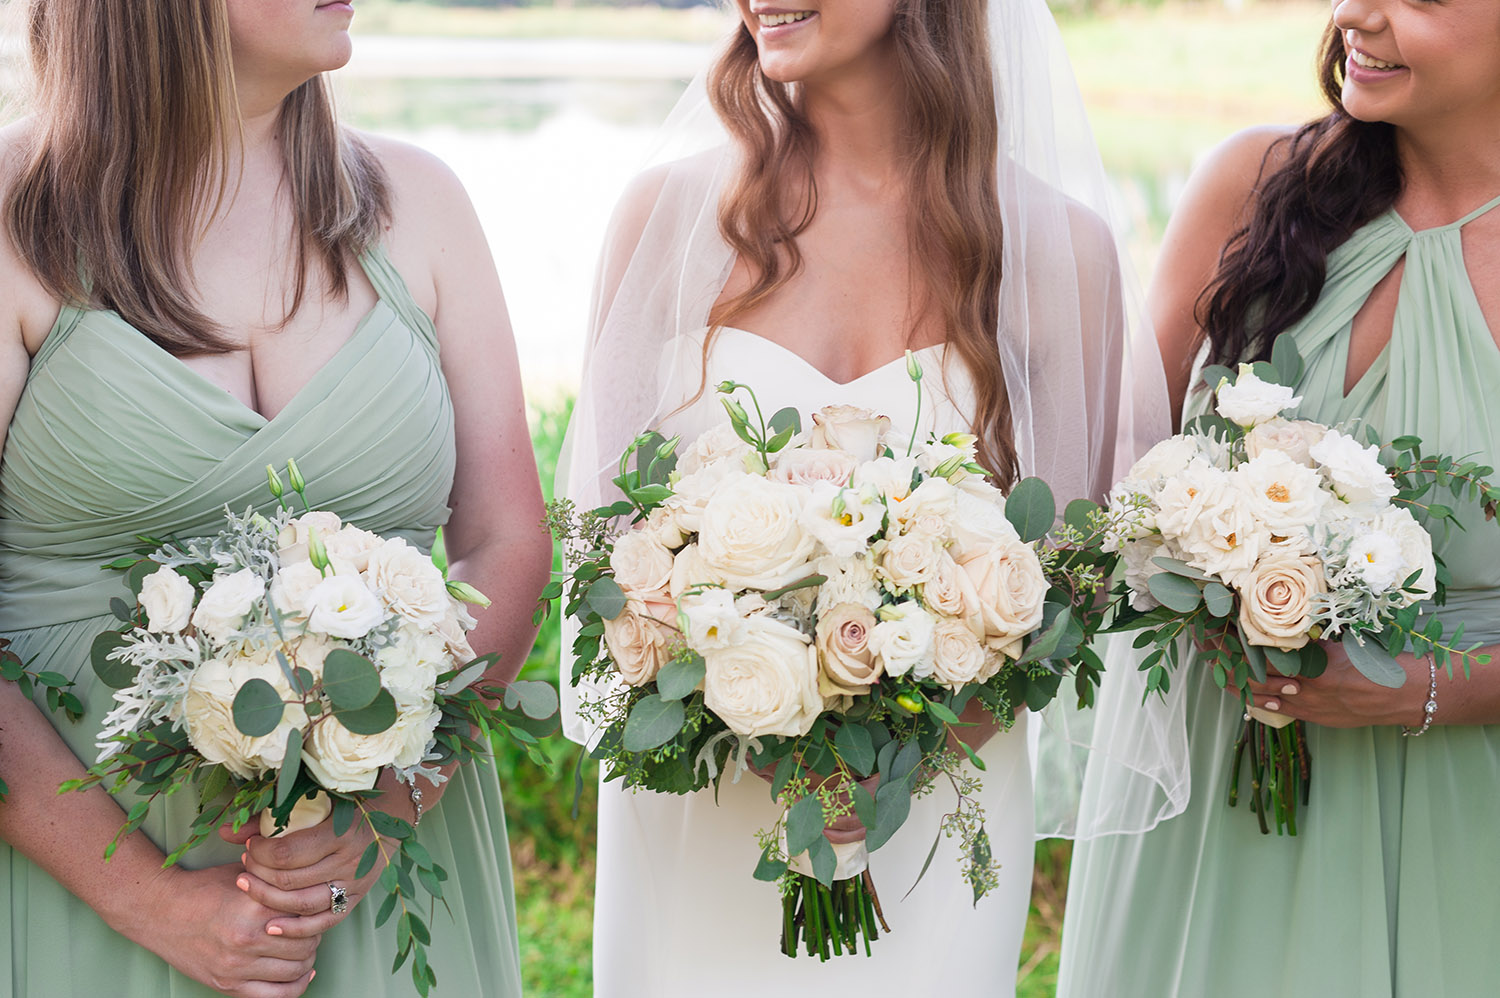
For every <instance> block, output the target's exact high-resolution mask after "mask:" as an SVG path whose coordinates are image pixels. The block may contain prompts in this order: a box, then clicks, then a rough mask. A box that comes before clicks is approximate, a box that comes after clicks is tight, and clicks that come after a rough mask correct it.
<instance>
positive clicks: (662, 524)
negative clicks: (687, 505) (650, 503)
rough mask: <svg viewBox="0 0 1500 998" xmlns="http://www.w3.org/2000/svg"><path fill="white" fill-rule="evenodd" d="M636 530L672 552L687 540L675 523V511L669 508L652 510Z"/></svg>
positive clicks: (663, 507)
mask: <svg viewBox="0 0 1500 998" xmlns="http://www.w3.org/2000/svg"><path fill="white" fill-rule="evenodd" d="M636 530H637V531H638V532H639V533H642V534H644V535H645V536H647V537H649V538H651V539H652V540H653V541H655V542H656V543H658V544H660V545H661V546H662V547H664V548H668V549H670V550H673V551H675V550H677V549H678V548H680V547H682V542H683V541H684V540H686V539H687V538H686V537H685V536H684V535H683V531H682V526H681V524H679V523H678V521H677V510H675V509H673V508H672V507H671V506H658V507H656V508H655V509H653V510H652V511H651V512H650V513H648V514H647V515H646V519H645V520H643V521H642V522H641V524H640V525H639V526H638V527H636Z"/></svg>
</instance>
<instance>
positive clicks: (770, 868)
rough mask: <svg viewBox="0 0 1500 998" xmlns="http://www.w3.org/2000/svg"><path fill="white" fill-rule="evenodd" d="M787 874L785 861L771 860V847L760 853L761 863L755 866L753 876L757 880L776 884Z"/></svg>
mask: <svg viewBox="0 0 1500 998" xmlns="http://www.w3.org/2000/svg"><path fill="white" fill-rule="evenodd" d="M785 873H786V863H785V861H783V860H779V859H772V858H771V847H770V846H766V847H765V848H764V849H762V850H761V852H760V862H758V863H756V864H755V873H753V874H752V876H753V877H755V879H756V880H762V881H765V882H767V883H775V882H776V881H778V880H780V879H781V878H782V875H783V874H785Z"/></svg>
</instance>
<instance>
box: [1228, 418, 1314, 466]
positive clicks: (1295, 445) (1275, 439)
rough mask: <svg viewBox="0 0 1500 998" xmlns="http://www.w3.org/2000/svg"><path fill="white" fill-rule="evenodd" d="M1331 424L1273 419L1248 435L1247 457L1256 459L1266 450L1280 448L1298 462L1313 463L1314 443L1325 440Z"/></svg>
mask: <svg viewBox="0 0 1500 998" xmlns="http://www.w3.org/2000/svg"><path fill="white" fill-rule="evenodd" d="M1327 432H1328V427H1326V426H1324V425H1323V424H1322V423H1314V422H1312V421H1311V420H1307V419H1272V420H1270V421H1268V422H1265V423H1261V424H1259V425H1258V426H1256V427H1254V428H1253V429H1252V430H1251V431H1250V432H1249V433H1246V434H1245V456H1246V457H1249V458H1251V459H1252V460H1253V459H1255V458H1257V457H1259V456H1260V455H1262V454H1264V453H1265V452H1266V451H1280V452H1281V453H1283V454H1285V455H1286V456H1287V457H1289V458H1291V459H1292V460H1293V461H1296V462H1297V463H1298V464H1303V465H1306V466H1307V467H1309V468H1311V467H1312V466H1313V460H1312V454H1311V453H1310V451H1311V449H1312V446H1313V444H1315V443H1317V442H1318V441H1319V440H1322V439H1323V434H1325V433H1327Z"/></svg>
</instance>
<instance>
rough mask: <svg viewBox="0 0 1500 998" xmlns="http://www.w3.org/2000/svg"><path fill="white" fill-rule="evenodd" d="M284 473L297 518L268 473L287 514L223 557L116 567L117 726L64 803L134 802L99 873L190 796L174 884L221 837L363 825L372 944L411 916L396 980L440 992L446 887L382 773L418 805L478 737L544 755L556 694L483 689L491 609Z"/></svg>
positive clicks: (425, 560) (109, 654)
mask: <svg viewBox="0 0 1500 998" xmlns="http://www.w3.org/2000/svg"><path fill="white" fill-rule="evenodd" d="M287 470H288V473H289V476H290V478H291V485H292V489H293V491H294V492H295V493H296V494H297V496H298V497H299V498H300V499H301V500H302V505H303V508H304V512H303V513H302V514H301V515H294V513H293V511H292V510H291V509H290V508H289V505H288V504H287V502H286V498H285V489H284V486H283V485H282V482H281V478H280V475H279V474H278V473H277V471H276V470H275V469H274V468H267V474H268V478H269V482H270V487H271V492H272V494H273V495H274V496H275V497H276V498H277V500H278V501H279V502H280V508H279V509H278V510H277V511H276V513H275V514H274V515H272V516H271V517H269V518H267V517H265V516H262V515H260V514H259V513H255V512H253V511H252V512H247V513H246V514H245V515H242V516H241V515H236V514H234V513H233V512H231V511H228V510H226V511H225V513H226V521H227V522H226V525H225V527H224V529H223V530H221V531H220V532H219V533H218V534H216V535H214V536H212V537H206V538H197V539H193V540H188V541H184V542H158V541H152V540H149V539H144V538H143V540H147V541H148V546H147V547H146V548H144V549H143V550H142V551H141V552H138V553H137V554H136V555H133V556H129V557H125V558H121V559H119V560H118V561H116V562H113V563H111V565H110V567H112V568H116V569H125V570H126V582H127V585H128V587H129V589H130V590H131V591H132V592H133V593H134V594H135V603H134V605H131V604H130V603H127V602H126V601H125V600H124V599H121V598H116V599H115V600H113V601H112V602H111V609H112V610H113V612H114V614H115V616H116V617H118V618H119V619H120V621H121V622H122V624H123V625H124V626H123V629H121V630H109V631H105V632H104V633H102V634H100V635H99V636H98V637H97V638H96V639H95V641H94V644H93V649H92V659H93V667H94V669H95V672H96V673H97V674H98V676H99V679H100V680H101V681H102V682H103V683H104V684H105V685H106V686H108V687H110V688H112V689H113V690H114V701H115V706H114V709H113V710H111V711H110V712H109V714H108V715H107V716H106V718H105V723H104V728H103V730H102V732H101V734H100V739H99V742H98V747H99V758H98V761H97V762H96V763H95V764H94V765H93V766H92V767H90V768H89V770H88V775H87V776H86V777H85V778H83V779H79V780H73V781H69V782H68V783H66V784H64V785H63V787H62V789H63V790H82V789H87V788H89V787H92V786H95V785H97V784H101V783H102V784H104V785H105V786H107V787H108V789H109V790H110V791H111V792H118V791H120V790H122V789H124V788H126V787H130V788H132V789H133V790H134V791H135V792H136V793H137V794H138V795H139V796H138V799H137V800H136V802H135V803H134V805H133V806H132V807H131V808H130V810H129V814H128V819H127V821H126V823H125V824H124V826H122V827H121V829H120V832H119V834H118V836H117V837H116V838H115V841H114V842H112V843H111V844H110V846H109V847H108V849H107V850H106V853H105V855H106V857H108V856H110V855H113V853H114V850H115V848H116V846H117V845H118V844H119V842H120V840H121V839H123V838H124V837H125V836H126V835H128V834H130V833H131V832H133V831H135V830H136V829H137V828H139V827H140V826H141V824H142V822H144V821H145V819H146V817H147V815H148V813H149V811H150V808H151V805H152V803H153V802H154V801H155V800H157V799H158V798H160V797H161V796H162V795H164V794H171V793H174V792H177V791H178V790H180V789H181V788H182V787H183V786H184V785H185V784H188V783H196V784H197V793H198V798H199V800H200V801H201V802H202V803H201V807H200V810H199V812H198V815H197V817H196V819H195V820H194V822H193V824H192V826H191V829H190V833H189V835H188V838H187V840H186V841H184V842H182V843H181V844H180V845H178V846H177V847H176V848H175V849H173V850H172V852H171V854H170V855H169V856H168V857H167V864H168V865H170V864H172V863H175V862H177V860H178V859H180V858H181V857H182V855H183V854H184V853H186V852H187V851H188V850H189V849H190V848H192V847H193V846H194V845H196V844H197V843H198V842H200V841H202V840H203V839H204V838H205V837H206V836H208V835H209V834H210V833H211V832H213V831H214V830H215V829H216V828H217V827H218V826H220V825H222V824H225V823H229V822H232V823H233V824H234V825H235V827H239V826H241V825H243V824H244V823H245V822H246V821H248V820H249V819H250V818H251V816H253V815H256V814H259V816H260V817H259V822H260V829H261V833H262V834H264V835H272V834H276V833H278V832H279V831H282V830H287V829H288V828H290V829H291V830H295V829H297V828H300V827H306V826H309V825H313V824H316V823H318V822H319V821H322V820H325V819H326V820H330V821H332V822H333V828H334V830H335V831H336V832H337V833H338V834H343V833H344V832H345V831H347V830H348V829H349V828H350V826H351V825H352V824H353V823H354V822H355V821H356V820H359V821H364V822H366V823H367V824H368V825H369V827H370V829H371V831H372V832H374V833H375V835H374V839H373V841H372V842H371V843H370V846H369V848H368V850H367V851H366V852H365V854H364V856H363V857H362V859H361V862H360V866H359V870H358V874H357V875H358V876H360V877H363V876H365V875H366V874H367V873H368V872H369V871H370V870H372V869H374V867H375V864H376V863H383V864H384V866H385V868H386V873H387V874H388V875H385V876H382V877H381V880H380V884H381V886H382V887H383V888H384V889H385V891H386V897H385V900H384V902H383V904H382V905H381V907H380V911H379V915H378V917H377V923H376V924H384V922H385V921H386V920H387V919H389V918H390V917H391V916H392V914H394V913H396V909H397V908H398V907H399V908H400V919H399V921H398V925H397V944H398V947H399V950H398V958H397V960H396V968H399V967H400V966H401V964H402V963H404V962H405V960H406V959H407V958H408V957H412V958H413V959H412V978H413V981H414V982H415V984H416V987H417V990H418V991H419V992H420V993H421V994H423V995H426V994H427V993H428V990H429V989H430V988H431V987H432V985H433V984H435V983H436V981H437V976H436V972H435V971H434V969H433V968H432V967H431V966H430V965H429V964H428V962H427V956H426V944H427V943H428V941H429V939H430V934H429V929H428V927H427V925H426V923H425V922H424V921H423V918H422V915H421V913H420V910H419V907H418V905H417V901H418V897H417V893H416V890H417V889H416V886H415V885H416V884H421V885H422V888H423V889H424V890H425V891H426V892H427V893H428V894H430V895H431V896H432V898H433V899H434V900H441V899H442V897H443V887H442V885H443V882H444V881H445V880H446V879H447V873H446V872H445V871H444V870H443V869H442V868H441V867H440V866H438V865H436V864H435V863H434V862H433V860H432V858H431V856H430V855H429V854H428V853H427V851H426V850H425V849H423V848H422V847H421V846H420V845H419V844H418V842H417V838H416V829H415V828H413V827H412V825H411V824H410V823H408V822H406V821H404V820H402V819H400V818H396V817H394V816H392V815H390V814H387V813H386V812H385V811H382V810H377V809H375V808H372V807H370V806H369V801H370V800H371V799H372V798H374V797H378V796H379V794H380V791H378V790H376V789H374V787H375V781H376V778H377V776H378V775H379V774H380V771H381V770H382V769H384V768H386V767H389V768H390V769H391V770H392V771H393V772H394V773H395V775H396V777H397V778H398V779H399V780H401V781H402V782H405V783H408V784H410V785H411V786H412V787H413V789H414V790H415V789H416V788H417V784H416V781H417V780H418V779H419V778H420V779H423V780H426V781H428V783H429V784H431V785H436V784H438V783H440V782H442V781H443V780H444V779H446V776H445V775H444V773H443V772H442V769H441V767H443V766H446V765H449V764H451V763H455V762H457V763H467V762H472V761H474V760H476V759H479V758H482V757H483V756H484V754H485V752H486V749H485V747H484V745H483V744H482V743H481V742H479V741H476V740H475V739H474V737H473V736H472V734H471V733H472V732H473V731H475V730H476V729H477V730H478V731H480V732H483V733H484V734H485V735H489V734H490V733H491V732H493V731H503V732H508V733H509V734H510V735H511V736H512V737H514V738H516V739H517V740H518V741H519V742H521V743H522V744H523V745H525V746H526V747H527V749H528V751H530V752H532V753H533V754H536V753H537V744H538V738H539V736H541V735H543V734H545V733H546V731H547V729H549V728H550V727H551V726H552V725H554V724H555V718H554V715H555V713H556V708H557V699H556V693H555V692H554V691H553V690H552V688H551V687H550V686H549V685H548V684H546V683H513V684H511V685H510V686H508V687H505V688H503V689H501V688H498V687H494V686H490V685H487V684H486V685H480V684H478V683H477V682H476V681H477V680H479V679H480V678H481V677H482V676H483V674H484V672H485V670H486V669H487V668H488V667H489V666H490V665H492V664H493V663H494V661H495V656H492V655H490V656H483V657H476V656H475V654H474V650H473V649H472V648H471V647H470V646H469V642H468V639H467V637H466V636H465V635H466V632H467V631H469V630H470V629H471V628H472V627H473V626H474V623H475V621H474V618H473V617H472V616H471V615H470V613H469V612H468V609H467V607H466V606H465V604H469V603H473V604H480V605H484V606H487V605H488V603H489V601H488V600H486V599H485V598H484V597H483V596H482V595H480V594H479V593H478V592H477V591H476V590H474V589H473V588H472V587H471V586H468V585H465V584H463V583H460V582H450V581H447V580H446V579H445V578H444V576H443V572H442V571H441V570H440V569H439V568H438V567H437V566H436V565H435V564H434V563H433V561H432V559H431V558H430V557H429V556H428V555H426V554H425V553H423V552H422V551H419V550H418V549H417V548H415V547H413V546H412V545H411V544H409V543H407V542H406V541H405V540H402V539H401V538H381V537H379V536H377V535H376V534H373V533H370V532H368V531H365V530H362V529H360V528H359V527H356V526H354V525H352V524H346V523H343V522H341V521H340V519H339V517H338V516H336V515H335V514H333V513H331V512H327V511H323V510H312V509H311V508H310V507H309V506H308V504H307V499H306V493H305V487H306V483H305V482H304V481H303V479H302V476H301V473H300V471H299V470H298V468H297V465H296V463H295V462H288V465H287ZM549 718H553V719H552V720H549ZM393 969H394V968H393Z"/></svg>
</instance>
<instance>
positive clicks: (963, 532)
mask: <svg viewBox="0 0 1500 998" xmlns="http://www.w3.org/2000/svg"><path fill="white" fill-rule="evenodd" d="M949 533H950V534H951V535H952V537H953V545H952V547H951V549H950V550H951V551H952V552H953V557H954V558H955V559H956V560H958V561H963V560H964V558H966V557H968V556H970V555H973V554H977V553H979V552H981V551H985V550H988V549H989V548H991V547H993V546H995V545H996V544H1004V543H1009V542H1012V541H1020V539H1021V535H1020V534H1018V533H1016V528H1015V527H1014V526H1013V525H1012V524H1011V522H1010V521H1009V520H1007V519H1006V518H1005V502H1004V499H1003V498H1002V497H1001V496H1000V493H999V492H993V491H992V498H988V499H987V498H983V497H981V496H978V495H975V494H973V493H971V492H966V491H964V490H963V489H959V490H958V492H957V493H956V494H955V495H954V501H953V517H952V519H951V521H950V522H949Z"/></svg>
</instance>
